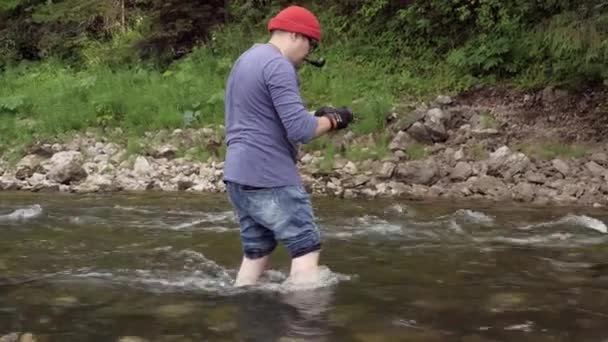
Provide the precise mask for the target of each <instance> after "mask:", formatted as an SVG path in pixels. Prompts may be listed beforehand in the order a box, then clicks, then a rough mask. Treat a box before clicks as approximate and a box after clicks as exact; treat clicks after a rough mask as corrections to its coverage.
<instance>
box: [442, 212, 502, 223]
mask: <svg viewBox="0 0 608 342" xmlns="http://www.w3.org/2000/svg"><path fill="white" fill-rule="evenodd" d="M452 217H454V218H461V219H463V220H465V221H467V222H470V223H474V224H481V225H486V226H491V225H493V224H494V218H492V217H490V216H488V215H487V214H485V213H482V212H480V211H475V210H471V209H459V210H457V211H456V212H455V213H454V214H452Z"/></svg>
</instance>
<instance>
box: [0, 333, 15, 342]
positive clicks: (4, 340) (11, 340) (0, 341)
mask: <svg viewBox="0 0 608 342" xmlns="http://www.w3.org/2000/svg"><path fill="white" fill-rule="evenodd" d="M18 341H19V333H18V332H13V333H10V334H7V335H4V336H0V342H18Z"/></svg>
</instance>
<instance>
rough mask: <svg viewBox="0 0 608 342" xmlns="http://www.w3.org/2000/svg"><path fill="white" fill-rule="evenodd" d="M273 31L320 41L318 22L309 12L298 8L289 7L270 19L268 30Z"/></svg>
mask: <svg viewBox="0 0 608 342" xmlns="http://www.w3.org/2000/svg"><path fill="white" fill-rule="evenodd" d="M275 29H278V30H284V31H288V32H295V33H300V34H303V35H305V36H307V37H310V38H312V39H314V40H316V41H320V40H321V25H320V24H319V20H318V19H317V17H315V15H314V14H312V12H311V11H309V10H307V9H306V8H304V7H300V6H289V7H287V8H285V9H284V10H282V11H281V12H279V13H278V14H277V15H276V16H275V17H274V18H272V19H270V21H269V22H268V30H269V31H272V30H275Z"/></svg>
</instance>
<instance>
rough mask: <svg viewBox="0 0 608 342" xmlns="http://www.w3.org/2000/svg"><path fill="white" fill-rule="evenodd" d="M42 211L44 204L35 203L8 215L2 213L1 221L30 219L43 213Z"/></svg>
mask: <svg viewBox="0 0 608 342" xmlns="http://www.w3.org/2000/svg"><path fill="white" fill-rule="evenodd" d="M42 212H43V210H42V206H40V204H34V205H32V206H30V207H26V208H21V209H17V210H15V211H13V212H12V213H10V214H7V215H0V222H1V221H24V220H29V219H33V218H36V217H38V216H40V215H42Z"/></svg>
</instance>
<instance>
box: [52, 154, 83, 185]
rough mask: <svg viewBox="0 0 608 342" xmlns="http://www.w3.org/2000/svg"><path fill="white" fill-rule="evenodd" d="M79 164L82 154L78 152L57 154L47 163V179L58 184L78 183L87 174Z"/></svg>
mask: <svg viewBox="0 0 608 342" xmlns="http://www.w3.org/2000/svg"><path fill="white" fill-rule="evenodd" d="M81 163H82V154H81V153H80V152H77V151H64V152H57V153H55V154H54V155H53V157H52V158H51V160H50V162H49V172H48V175H47V178H48V179H50V180H52V181H54V182H56V183H59V184H70V183H74V182H79V181H80V180H82V179H84V178H86V177H87V172H86V170H85V169H84V168H83V167H82V166H81Z"/></svg>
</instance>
